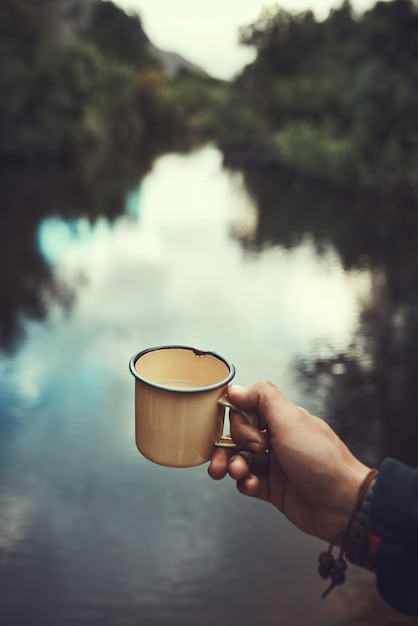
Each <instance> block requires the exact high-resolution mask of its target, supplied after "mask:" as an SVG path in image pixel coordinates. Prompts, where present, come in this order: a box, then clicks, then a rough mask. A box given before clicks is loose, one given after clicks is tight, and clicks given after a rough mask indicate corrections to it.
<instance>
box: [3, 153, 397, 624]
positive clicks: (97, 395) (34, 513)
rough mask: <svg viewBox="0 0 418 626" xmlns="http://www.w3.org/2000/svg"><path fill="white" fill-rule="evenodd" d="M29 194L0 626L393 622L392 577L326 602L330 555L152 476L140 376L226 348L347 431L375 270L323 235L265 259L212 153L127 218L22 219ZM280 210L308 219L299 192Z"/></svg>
mask: <svg viewBox="0 0 418 626" xmlns="http://www.w3.org/2000/svg"><path fill="white" fill-rule="evenodd" d="M13 193H14V195H13V194H12V192H10V196H9V197H8V200H7V202H9V204H10V212H12V209H13V212H14V213H13V215H16V219H15V220H14V221H13V218H12V217H9V221H5V223H6V225H7V228H8V231H9V235H8V240H9V241H10V238H12V243H11V244H10V250H9V251H8V253H7V254H5V253H4V252H3V257H4V258H3V267H2V270H1V272H2V273H3V277H2V281H3V283H4V284H5V285H6V287H5V288H4V293H5V294H6V296H7V297H6V300H5V304H4V310H3V314H2V320H3V326H2V330H3V335H2V340H3V349H2V351H1V352H0V435H1V439H0V621H1V623H2V624H5V626H6V625H7V626H23V625H25V626H26V625H29V624H30V625H31V626H38V625H39V626H41V625H42V626H48V625H51V626H61V625H62V626H64V625H74V624H77V626H84V625H85V626H93V625H94V626H96V625H100V626H105V625H109V626H125V625H126V626H132V625H134V624H135V625H136V624H138V625H139V624H144V625H147V626H159V625H160V624H161V625H162V624H170V626H177V625H178V626H187V625H188V624H190V625H193V626H195V625H196V624H199V625H201V626H205V625H206V624H207V625H209V624H211V625H212V624H213V623H214V622H216V623H217V624H218V626H223V625H224V626H229V625H230V624H233V623H240V624H242V625H243V626H247V625H248V626H250V625H251V626H252V625H253V624H254V623H257V624H258V625H259V626H270V625H273V624H274V625H276V624H279V623H280V624H284V625H285V626H293V625H295V626H296V625H297V626H302V625H304V624H306V625H310V626H315V625H318V626H319V625H323V626H326V625H328V624H329V625H335V626H337V625H340V624H341V625H342V624H349V623H350V624H355V623H361V624H375V623H376V624H377V623H381V621H379V620H381V618H382V615H384V617H385V619H388V620H390V619H391V616H392V613H391V612H390V611H388V610H387V609H386V607H384V605H383V603H381V601H380V600H379V599H378V597H377V594H376V592H375V591H374V582H373V576H372V575H369V574H366V573H362V572H360V571H359V570H356V569H355V568H350V573H349V576H348V578H349V583H348V584H347V585H346V586H345V588H342V589H339V590H337V591H336V592H334V593H333V594H332V595H331V596H330V597H329V599H328V600H327V601H326V602H324V601H323V600H321V599H320V593H321V591H322V589H323V582H322V581H321V580H320V579H319V577H318V576H317V573H316V559H317V554H318V552H319V551H321V550H322V549H323V544H322V543H321V542H318V541H317V540H315V539H312V538H309V537H305V536H303V535H301V534H300V533H299V532H298V531H296V530H295V529H293V528H292V527H291V526H290V524H289V523H288V522H287V521H286V520H284V519H283V518H282V516H281V515H280V514H279V513H278V512H277V511H275V510H273V509H272V508H270V507H269V506H268V505H266V504H264V503H260V502H257V501H253V500H250V499H246V498H243V497H242V496H240V495H239V494H238V493H237V492H236V490H235V487H234V485H233V483H232V481H229V480H225V481H222V482H219V483H216V482H213V481H211V480H210V479H209V478H208V477H207V474H206V467H205V466H201V467H198V468H193V469H187V470H173V469H167V468H162V467H159V466H157V465H154V464H152V463H150V462H149V461H147V460H145V459H144V458H142V457H141V455H140V454H139V453H138V452H137V450H136V448H135V445H134V436H133V426H134V425H133V380H131V377H130V374H129V372H128V361H129V359H130V357H131V356H132V355H133V354H134V353H135V352H137V351H139V350H141V349H144V348H146V347H148V346H152V345H162V344H168V343H175V344H185V345H193V346H196V347H198V348H200V349H209V350H216V351H218V352H220V353H221V354H223V355H225V356H226V357H227V358H228V359H230V360H232V361H233V362H234V364H235V366H236V368H237V376H236V381H237V382H238V383H240V384H244V385H247V384H251V383H253V382H256V381H257V380H260V379H264V378H269V379H271V380H273V381H274V382H275V383H276V384H278V385H279V386H280V387H281V388H282V389H283V390H284V391H285V392H286V393H287V394H288V395H289V396H290V397H291V398H292V399H293V400H294V401H295V402H297V403H299V404H303V405H304V406H306V407H307V408H309V409H311V410H315V411H316V412H318V413H320V414H321V415H322V416H323V417H324V418H325V419H328V420H329V421H331V422H333V421H334V422H335V423H336V425H337V427H338V426H340V427H341V428H342V430H344V425H345V422H344V420H343V421H342V422H341V423H340V422H339V421H338V419H336V416H335V412H334V413H333V411H332V405H330V400H329V398H330V395H329V389H330V386H331V387H332V386H335V384H336V381H337V382H338V381H339V380H342V379H344V378H345V380H347V378H346V377H345V376H344V375H345V374H347V368H348V365H347V363H348V364H349V363H352V362H353V360H351V361H350V359H348V360H347V359H346V360H344V359H343V358H342V355H345V356H346V357H347V355H350V354H351V355H352V354H353V352H352V351H353V337H355V336H356V335H357V334H358V333H359V328H360V327H361V325H362V324H363V323H364V311H365V309H367V307H369V308H370V303H373V297H374V293H375V289H376V273H375V272H373V271H372V270H371V269H370V266H367V265H366V266H365V267H351V268H350V269H348V268H347V266H346V264H345V263H344V261H343V260H341V259H342V256H341V252H340V250H339V249H338V248H337V247H336V246H335V245H334V244H333V242H332V240H331V238H328V239H327V238H325V239H324V238H323V239H322V243H321V246H319V247H318V240H317V237H316V235H315V233H313V232H309V229H306V232H302V234H301V235H300V236H299V237H298V238H297V241H296V240H294V241H293V243H292V244H291V245H290V244H289V242H288V243H287V244H286V245H285V244H284V243H283V242H280V241H278V240H276V241H275V242H274V241H265V242H264V243H263V242H261V245H260V241H258V244H257V245H248V242H251V241H256V240H257V233H259V232H260V228H261V226H262V225H263V223H262V220H263V215H262V214H261V213H260V207H259V206H258V205H257V202H256V198H255V197H254V195H253V194H250V193H249V191H248V187H247V186H246V181H245V178H244V175H243V174H242V173H240V172H230V171H228V170H226V169H223V167H222V158H221V155H220V153H219V152H218V151H217V150H216V149H215V148H213V147H211V146H206V147H204V148H200V149H198V150H195V151H193V152H191V153H189V154H167V155H164V156H162V157H160V158H158V159H157V160H156V161H155V163H154V165H153V168H152V170H151V172H150V173H149V174H147V175H146V176H145V177H144V178H143V179H141V180H138V182H137V184H136V185H131V188H130V191H129V193H127V194H126V198H125V203H124V206H123V208H122V210H119V209H117V208H116V207H115V211H114V214H112V215H111V216H110V215H109V211H107V212H105V211H103V215H100V211H98V210H97V206H96V207H95V211H96V217H95V219H92V218H91V216H89V215H88V214H86V213H85V212H83V211H81V210H80V211H77V206H73V207H72V209H71V210H69V209H68V206H67V205H66V210H65V211H64V210H63V209H61V206H60V204H59V202H58V204H57V205H56V206H53V203H52V201H51V200H49V199H48V198H49V196H48V195H46V196H45V197H46V199H45V201H44V203H43V204H42V197H43V196H40V198H41V200H39V198H38V204H37V205H36V206H37V207H38V209H39V207H41V208H42V207H43V208H44V209H45V210H44V212H42V211H41V210H40V209H39V210H38V213H39V218H38V219H36V218H35V217H33V221H30V219H29V217H25V220H22V219H21V220H20V221H19V219H18V208H19V207H21V208H22V207H23V205H25V202H26V205H25V210H26V211H28V213H27V214H26V213H24V215H25V216H26V215H29V210H30V208H31V207H30V206H28V205H27V203H28V202H30V198H28V197H26V198H25V196H23V200H21V201H20V203H19V202H18V201H16V193H17V192H13ZM35 200H36V198H35ZM35 200H34V202H35ZM48 202H49V203H50V204H49V205H48V206H46V205H47V204H48ZM271 202H273V203H274V204H275V206H276V207H277V212H278V214H280V213H281V212H283V214H284V212H285V211H289V209H290V210H292V207H289V204H288V202H286V197H285V196H284V195H283V196H281V195H280V194H277V196H275V197H274V198H271ZM68 204H70V203H68ZM35 208H36V207H35ZM22 211H23V208H22ZM29 224H30V225H29ZM4 232H5V231H4ZM269 232H270V231H269ZM24 233H26V235H24ZM15 248H16V249H17V251H18V252H17V251H16V249H15ZM15 260H16V262H15ZM7 285H8V287H7ZM28 294H29V295H28ZM6 321H7V324H6ZM359 349H360V348H359V345H358V343H356V350H357V352H356V353H355V354H356V355H357V357H358V355H359V354H360V356H361V357H362V361H361V362H362V363H363V365H365V363H366V362H367V358H369V361H370V355H368V354H367V353H366V352H367V350H366V348H365V347H364V346H363V348H362V350H363V352H361V350H360V353H359ZM350 350H351V352H350ZM363 357H364V358H363ZM320 363H322V364H324V363H326V364H327V368H325V369H324V372H323V376H326V380H325V379H324V381H323V382H324V384H323V386H322V385H318V384H317V381H318V380H320V378H318V376H319V374H318V371H317V368H318V367H319V365H320ZM321 375H322V374H321ZM362 380H364V379H362ZM312 381H314V385H313V387H312V386H311V388H310V386H309V385H310V383H311V382H312ZM315 381H316V382H315ZM330 381H332V383H330ZM309 389H310V391H309ZM336 389H337V390H338V388H336ZM346 389H347V388H346ZM340 396H341V394H340ZM333 397H337V396H333ZM367 419H368V418H367V416H366V417H364V420H363V422H362V423H360V425H359V423H358V420H357V421H356V423H355V426H353V429H351V430H350V428H349V429H348V430H349V432H348V433H347V439H348V440H350V436H351V435H352V434H353V432H354V433H355V436H354V442H356V441H357V440H361V441H362V442H364V441H366V442H367V446H366V448H364V446H363V448H362V447H361V446H359V450H364V458H371V459H378V458H380V456H381V454H382V446H381V440H382V432H383V429H382V426H381V424H380V422H379V423H378V424H377V425H376V423H375V422H374V421H373V420H371V421H370V423H368V422H367ZM373 428H374V430H373ZM393 619H394V620H395V621H393V623H394V624H395V623H396V624H398V623H400V621H399V620H398V621H396V620H397V619H398V618H397V617H396V616H394V617H393ZM388 623H389V622H388ZM390 623H392V622H390Z"/></svg>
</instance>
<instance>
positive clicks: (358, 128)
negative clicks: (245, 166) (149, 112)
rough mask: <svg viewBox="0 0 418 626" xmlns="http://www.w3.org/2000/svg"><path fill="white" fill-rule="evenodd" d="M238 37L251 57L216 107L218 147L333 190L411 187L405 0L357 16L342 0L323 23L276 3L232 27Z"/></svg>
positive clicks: (415, 128) (413, 40) (412, 36)
mask: <svg viewBox="0 0 418 626" xmlns="http://www.w3.org/2000/svg"><path fill="white" fill-rule="evenodd" d="M241 41H242V43H243V44H245V45H249V46H252V47H254V48H255V49H256V52H257V56H256V59H255V61H254V62H253V63H252V64H250V65H249V66H247V67H246V68H245V69H244V71H243V72H242V74H241V75H240V76H238V78H237V79H236V81H235V82H234V84H233V86H232V89H231V94H230V98H229V101H228V102H227V105H226V107H225V110H224V112H223V117H224V119H225V120H227V123H224V124H223V125H222V131H223V135H222V138H221V145H222V147H223V149H224V150H225V152H226V153H228V151H233V150H234V149H235V147H236V145H238V144H239V145H240V146H242V148H243V154H245V155H247V154H248V153H251V154H253V155H254V156H255V157H257V158H259V159H266V158H267V159H269V160H271V161H273V162H277V163H282V164H284V165H286V166H290V167H292V168H295V169H296V170H297V171H299V172H301V173H302V174H305V175H307V176H310V177H314V178H315V177H317V178H320V179H324V178H325V179H328V180H329V182H330V183H332V184H334V185H336V186H350V187H354V188H359V189H361V188H364V187H367V188H374V189H385V190H387V189H391V188H392V189H393V188H395V187H397V186H399V185H405V184H407V185H410V186H412V187H413V188H415V190H416V191H417V193H418V185H417V183H418V175H417V171H418V168H417V165H418V163H417V154H418V143H417V142H418V118H417V116H416V111H417V110H418V10H417V5H416V4H415V2H414V1H413V0H392V1H389V2H377V3H376V5H375V6H374V7H373V8H372V9H371V10H370V11H368V12H366V13H365V14H364V15H363V16H362V17H357V16H355V15H354V12H353V10H352V7H351V5H350V3H349V2H348V1H346V2H344V3H343V5H342V6H341V7H340V8H339V9H334V10H332V11H331V12H330V14H329V16H328V18H327V19H326V20H324V21H323V22H317V21H316V20H315V18H314V16H313V15H312V13H310V12H306V13H301V14H299V15H293V14H291V13H289V12H286V11H284V10H283V9H279V8H277V7H276V8H274V9H269V10H264V11H263V12H262V14H261V17H260V18H259V20H257V21H256V22H255V23H254V24H252V25H250V26H248V27H246V28H244V29H242V30H241ZM229 108H233V109H234V115H231V114H230V112H229V110H228V109H229ZM250 119H251V124H250V125H249V124H248V123H247V122H248V120H250ZM254 129H257V131H258V132H257V136H256V137H255V136H254Z"/></svg>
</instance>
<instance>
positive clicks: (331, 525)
mask: <svg viewBox="0 0 418 626" xmlns="http://www.w3.org/2000/svg"><path fill="white" fill-rule="evenodd" d="M228 399H229V400H230V402H232V403H233V404H234V405H235V406H236V407H237V408H239V409H242V410H244V411H249V412H255V413H257V415H258V418H259V422H260V423H259V429H257V428H254V427H253V426H250V425H249V424H248V423H247V421H246V420H245V418H244V417H243V416H242V415H240V414H239V413H237V412H236V411H231V416H230V422H231V436H232V438H233V440H234V441H235V443H236V444H237V446H238V449H239V450H249V451H251V453H252V456H253V464H252V469H251V471H250V468H249V464H248V462H247V461H246V459H245V458H244V457H243V456H241V455H240V454H237V452H236V451H234V450H227V449H225V448H216V449H215V451H214V453H213V455H212V459H211V462H210V465H209V468H208V472H209V475H210V476H211V477H212V478H213V479H215V480H219V479H221V478H223V477H224V476H226V474H229V475H230V476H231V477H232V478H233V479H234V480H236V481H237V487H238V490H239V491H240V492H241V493H242V494H244V495H247V496H252V497H256V498H260V499H261V500H265V501H266V502H270V503H271V504H273V505H274V506H275V507H277V508H278V509H279V511H280V512H281V513H283V514H284V515H285V516H286V517H287V518H288V519H289V520H290V521H291V522H292V523H293V524H294V525H295V526H297V527H298V528H299V529H300V530H302V531H304V532H306V533H308V534H310V535H314V536H315V537H318V538H320V539H324V540H325V541H327V542H333V541H335V540H336V539H337V538H338V536H342V534H343V533H344V532H345V531H346V529H347V526H348V522H349V518H350V514H351V512H352V510H353V508H354V506H355V504H356V501H357V497H358V491H359V488H360V486H361V484H362V482H363V481H364V479H365V477H366V476H367V474H368V473H369V471H370V469H369V468H368V467H366V466H365V465H363V463H361V462H360V461H359V460H358V459H356V458H355V457H354V456H353V455H352V454H351V452H350V451H349V450H348V448H347V447H346V445H345V444H344V443H343V442H342V441H341V439H340V438H339V437H338V436H337V435H336V433H335V432H334V431H333V430H332V429H331V428H330V426H328V425H327V424H326V423H325V422H324V421H323V420H321V419H319V418H318V417H314V416H313V415H310V414H309V413H308V412H307V411H306V410H305V409H302V408H300V407H297V406H295V405H294V404H293V403H292V402H291V401H290V400H289V399H288V398H286V396H285V395H284V394H283V393H282V392H281V391H280V390H279V389H278V388H277V387H276V386H275V385H273V384H272V383H270V382H260V383H257V384H256V385H253V386H252V387H249V388H241V387H237V386H234V385H233V386H231V387H230V388H229V390H228ZM260 429H261V430H260ZM262 429H265V430H262ZM267 450H268V451H269V453H268V457H267V454H266V451H267ZM268 458H269V462H268V463H267V459H268ZM336 543H337V544H338V543H339V541H338V539H337V541H336Z"/></svg>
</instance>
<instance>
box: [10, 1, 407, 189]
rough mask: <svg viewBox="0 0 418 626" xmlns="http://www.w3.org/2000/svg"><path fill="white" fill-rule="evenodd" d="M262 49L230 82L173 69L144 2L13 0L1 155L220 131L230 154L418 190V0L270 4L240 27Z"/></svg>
mask: <svg viewBox="0 0 418 626" xmlns="http://www.w3.org/2000/svg"><path fill="white" fill-rule="evenodd" d="M239 36H240V41H241V43H242V45H245V46H250V47H252V48H254V50H255V52H256V57H255V60H254V62H253V63H251V64H249V65H248V66H246V67H245V68H244V69H243V70H242V72H241V73H240V74H239V75H237V76H236V77H235V78H234V80H232V81H230V82H226V81H220V80H216V79H214V78H212V77H210V76H207V75H205V74H204V73H203V72H202V73H197V72H194V71H190V70H188V69H186V68H183V69H180V70H179V71H178V72H177V73H176V74H175V75H174V76H168V75H167V73H166V71H165V69H164V66H163V64H162V63H161V60H159V59H158V58H157V57H156V56H155V55H153V54H151V51H150V42H149V39H148V37H147V35H146V33H145V32H144V30H143V28H142V24H141V18H140V16H138V15H128V14H127V13H125V12H124V11H123V10H122V9H120V8H118V7H117V6H116V5H115V4H113V3H112V2H105V1H104V0H91V1H90V2H87V1H86V0H84V1H81V0H74V1H72V2H68V0H67V1H65V0H59V1H57V0H38V1H37V2H36V3H34V2H32V1H31V0H3V2H2V11H1V13H0V54H1V58H2V59H3V60H7V61H6V62H3V63H2V64H1V66H0V93H1V94H2V97H1V99H0V159H2V160H3V161H4V160H7V161H9V160H16V159H17V160H20V161H22V160H23V161H28V160H29V161H37V162H39V161H40V160H41V161H42V160H51V159H52V160H55V161H56V160H65V161H68V160H74V159H76V158H80V156H84V155H86V154H89V155H100V154H103V152H108V151H115V150H117V151H119V152H120V151H121V149H122V150H123V153H124V155H132V157H134V155H138V154H142V155H143V154H144V153H146V154H148V153H152V152H153V151H155V150H158V149H159V148H158V147H159V146H167V145H169V144H170V142H172V141H176V142H179V143H186V144H187V143H190V142H196V141H207V140H208V139H210V140H212V141H214V142H216V143H217V144H218V145H219V147H220V148H221V149H222V151H223V153H224V155H225V159H226V161H227V162H229V163H232V164H237V165H239V166H244V165H249V164H250V165H254V166H255V165H256V166H260V165H261V166H265V165H269V166H270V167H271V166H273V167H280V168H284V169H285V170H286V171H293V172H296V173H298V174H299V175H301V176H303V177H306V178H309V179H312V180H316V181H320V182H321V183H322V184H323V183H325V184H328V185H331V186H333V187H336V188H339V189H350V190H351V191H354V192H356V191H360V192H364V191H365V190H372V191H376V192H378V193H382V194H384V195H388V194H389V195H391V194H392V193H394V192H399V190H401V191H402V193H406V194H407V195H408V197H409V196H411V197H413V198H415V197H416V196H417V194H418V116H417V111H418V9H417V4H416V3H415V2H414V0H392V1H388V2H382V1H379V2H377V3H376V4H375V5H374V6H373V7H372V8H371V9H370V10H368V11H367V12H365V13H364V14H363V15H356V14H355V12H354V10H353V8H352V6H351V4H350V2H349V1H348V0H347V1H345V2H344V3H343V4H342V5H341V7H340V8H338V9H334V10H332V11H331V12H330V13H329V15H328V17H327V19H325V20H323V21H318V20H316V18H315V16H314V14H313V13H312V12H311V11H306V12H303V13H297V14H294V13H289V12H287V11H285V10H283V9H282V8H280V7H279V6H276V7H273V8H270V9H264V10H263V12H262V13H261V15H260V16H259V18H258V19H257V20H256V21H255V22H254V23H253V24H250V25H243V27H242V28H241V31H240V33H239Z"/></svg>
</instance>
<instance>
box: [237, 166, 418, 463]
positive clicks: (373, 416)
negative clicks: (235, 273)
mask: <svg viewBox="0 0 418 626" xmlns="http://www.w3.org/2000/svg"><path fill="white" fill-rule="evenodd" d="M245 179H246V183H247V186H248V189H249V191H250V193H251V194H252V195H253V197H254V199H255V202H256V204H257V206H258V211H259V221H258V227H257V230H256V232H255V233H254V236H252V237H251V238H248V237H247V238H246V239H245V240H242V243H243V245H244V246H246V247H249V248H251V247H256V248H261V247H262V246H264V245H275V244H279V245H282V246H286V247H291V246H294V245H297V244H298V243H300V242H301V241H302V239H303V237H305V236H306V235H307V234H310V236H311V237H312V238H313V240H314V241H315V243H316V245H317V248H318V252H319V253H320V252H321V248H322V247H323V245H324V244H325V243H327V242H332V244H333V245H334V246H335V248H336V250H337V251H338V252H339V254H340V256H341V259H342V263H343V266H344V267H345V268H346V269H347V270H352V269H364V270H367V271H369V272H370V273H371V277H372V285H373V287H372V291H371V296H370V300H369V302H368V303H367V305H365V306H364V308H363V311H362V314H361V317H360V320H359V325H358V328H357V331H356V333H355V336H354V337H353V338H352V343H351V345H350V346H349V348H348V349H347V350H346V351H345V352H344V353H335V351H333V349H332V347H331V348H330V347H327V346H318V355H319V356H318V358H317V359H315V360H313V361H310V362H308V361H306V360H305V361H302V360H301V361H300V362H298V363H297V369H298V371H299V374H300V376H301V378H302V380H303V381H304V382H305V384H306V387H307V391H308V392H309V393H308V395H307V397H309V398H311V399H312V405H313V406H317V407H318V410H321V411H322V414H323V415H324V416H325V417H326V418H327V420H328V421H329V422H330V423H332V425H333V426H334V427H335V429H336V430H337V431H338V433H339V434H340V435H341V436H342V437H343V438H344V440H345V441H346V442H347V443H348V444H349V445H350V447H351V448H352V449H353V450H354V451H355V452H357V454H359V455H360V456H361V457H362V458H363V459H364V460H366V461H367V462H369V463H378V462H379V460H380V459H381V458H383V457H384V456H387V455H392V456H396V457H397V458H400V459H402V460H404V461H405V462H408V463H410V464H418V446H417V441H418V418H417V416H418V408H417V407H418V385H417V383H416V380H417V373H418V246H417V239H418V212H417V210H416V209H417V207H416V206H414V205H413V204H412V203H411V202H410V199H409V198H408V197H401V196H398V197H396V198H386V200H384V201H382V200H380V201H379V205H378V206H376V203H375V201H374V199H373V197H363V198H361V199H357V198H356V197H351V198H350V197H347V196H344V197H340V196H338V195H336V194H334V193H332V192H330V191H326V192H325V191H324V190H323V189H321V187H320V186H313V185H308V184H307V183H306V182H305V181H303V180H300V179H290V178H289V177H286V176H285V175H284V174H280V173H279V172H277V171H274V172H268V171H265V170H261V169H260V170H258V171H257V170H254V169H252V170H251V171H248V172H246V178H245ZM330 303H332V294H330Z"/></svg>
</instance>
